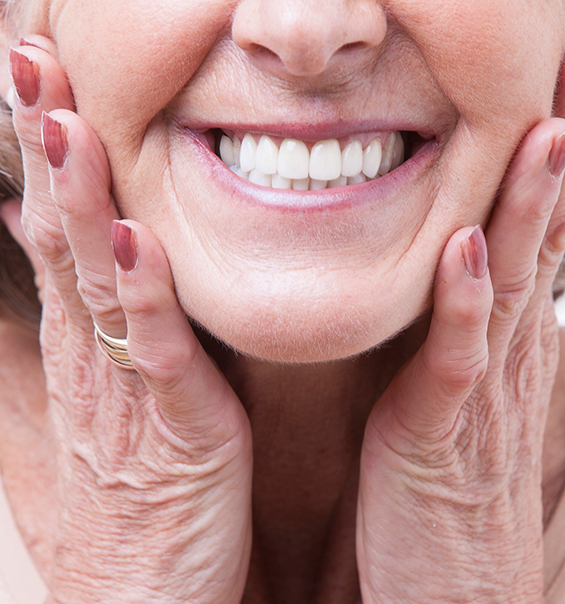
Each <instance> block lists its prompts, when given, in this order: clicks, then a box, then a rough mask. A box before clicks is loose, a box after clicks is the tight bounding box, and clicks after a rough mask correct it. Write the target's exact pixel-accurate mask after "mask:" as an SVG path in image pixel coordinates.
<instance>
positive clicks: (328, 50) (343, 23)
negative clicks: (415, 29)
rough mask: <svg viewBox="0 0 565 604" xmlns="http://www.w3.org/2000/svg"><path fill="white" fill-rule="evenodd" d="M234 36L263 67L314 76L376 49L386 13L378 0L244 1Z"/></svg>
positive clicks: (383, 29)
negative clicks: (354, 54)
mask: <svg viewBox="0 0 565 604" xmlns="http://www.w3.org/2000/svg"><path fill="white" fill-rule="evenodd" d="M232 36H233V39H234V41H235V43H236V44H237V45H238V46H239V47H240V48H241V49H242V50H244V51H245V52H246V53H248V54H249V55H250V56H252V57H253V59H254V60H255V61H259V62H260V63H261V64H262V66H263V67H270V68H271V69H272V70H280V69H281V67H282V68H283V69H284V70H286V72H288V73H290V74H292V75H294V76H302V77H304V76H313V75H318V74H321V73H322V72H324V71H325V70H327V69H328V68H329V66H330V65H334V66H335V65H336V64H337V63H339V61H340V59H341V60H343V59H345V57H346V56H351V52H348V51H352V50H363V49H370V48H374V47H377V46H379V45H380V44H381V43H382V41H383V40H384V38H385V36H386V15H385V13H384V9H383V7H382V5H381V3H380V1H379V0H242V1H241V2H240V4H239V5H238V7H237V9H236V12H235V15H234V21H233V25H232Z"/></svg>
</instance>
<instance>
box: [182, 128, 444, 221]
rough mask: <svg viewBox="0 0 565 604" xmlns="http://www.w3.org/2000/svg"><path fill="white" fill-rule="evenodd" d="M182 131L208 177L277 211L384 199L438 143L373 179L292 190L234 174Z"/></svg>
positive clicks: (423, 166) (424, 163) (414, 175)
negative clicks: (357, 182)
mask: <svg viewBox="0 0 565 604" xmlns="http://www.w3.org/2000/svg"><path fill="white" fill-rule="evenodd" d="M185 132H186V133H187V135H188V138H189V141H190V143H191V146H192V147H193V150H194V151H195V153H196V155H197V157H198V159H199V160H200V161H201V162H202V165H203V167H204V168H205V169H206V170H207V171H208V177H209V178H210V179H212V180H214V181H216V182H217V183H219V185H220V186H221V187H222V188H223V189H224V190H225V191H226V193H227V194H228V195H231V196H237V197H238V198H240V199H242V200H243V201H244V202H245V203H247V204H251V205H259V206H263V207H264V208H272V209H276V210H279V211H281V210H283V211H295V212H296V211H298V212H312V211H324V212H326V211H329V210H343V209H345V208H348V207H352V206H359V205H363V204H365V203H374V202H375V200H385V199H386V198H388V197H390V196H391V195H392V194H393V193H395V192H397V191H398V189H400V188H403V187H406V186H407V185H409V184H410V182H411V181H414V180H416V179H418V178H419V177H420V176H421V175H422V174H423V173H424V172H426V170H428V169H429V167H430V166H431V165H432V164H433V163H434V161H435V160H436V159H437V157H438V156H439V150H440V145H439V143H438V142H437V141H436V139H432V140H430V141H428V142H427V143H426V144H425V145H423V146H422V147H421V148H420V149H419V151H418V152H417V153H416V155H414V156H413V157H411V158H410V159H408V160H407V161H405V162H404V163H403V164H402V165H401V166H399V167H398V168H396V169H395V170H393V171H392V172H389V173H388V174H386V175H385V176H381V177H380V178H377V179H375V180H371V181H369V182H365V183H361V184H358V185H347V186H345V187H334V188H331V189H322V190H320V191H294V190H288V189H272V188H268V187H261V186H259V185H255V184H253V183H251V182H249V181H247V180H245V179H243V178H241V177H239V176H237V175H236V174H234V173H233V172H232V171H231V170H230V169H229V168H228V167H227V166H226V165H225V164H224V163H223V162H222V160H221V159H220V158H219V157H218V156H217V155H216V154H214V153H212V152H211V151H210V150H209V149H208V148H207V147H206V146H205V145H204V144H203V143H202V142H201V141H200V140H199V139H198V138H197V137H196V136H194V134H193V133H192V132H191V131H190V130H185Z"/></svg>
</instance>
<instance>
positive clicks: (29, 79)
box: [11, 36, 252, 604]
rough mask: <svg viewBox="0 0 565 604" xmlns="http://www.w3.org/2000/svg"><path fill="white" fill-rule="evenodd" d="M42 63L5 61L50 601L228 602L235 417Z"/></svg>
mask: <svg viewBox="0 0 565 604" xmlns="http://www.w3.org/2000/svg"><path fill="white" fill-rule="evenodd" d="M55 57H56V50H55V48H54V46H53V44H52V43H51V42H50V41H49V40H46V39H45V38H41V37H35V36H33V37H31V38H30V39H29V41H26V42H24V43H23V44H22V46H21V47H20V48H18V49H13V50H12V51H11V68H12V76H13V81H14V85H15V89H16V91H17V95H16V96H17V99H16V102H15V107H14V125H15V128H16V131H17V134H18V137H19V140H20V144H21V147H22V153H23V160H24V170H25V194H24V200H23V209H22V219H23V225H24V230H25V233H26V235H27V237H28V239H29V240H30V241H31V242H32V244H33V246H34V247H35V249H36V250H37V252H38V253H39V256H40V257H41V259H42V261H43V263H44V265H45V283H44V285H43V291H42V298H43V318H42V325H41V346H42V355H43V364H44V369H45V374H46V382H47V391H48V406H49V418H50V425H49V426H46V429H50V430H52V431H53V439H54V441H55V442H56V468H57V484H56V494H55V498H56V508H57V509H56V512H55V516H56V519H57V520H56V524H55V526H54V527H53V533H52V535H51V536H50V538H51V551H52V560H51V568H50V569H44V571H45V574H46V579H47V582H48V587H49V590H50V593H51V598H52V600H51V601H52V602H56V603H58V604H59V603H60V604H63V603H67V602H68V603H71V602H72V603H76V602H81V603H82V604H88V603H90V602H167V603H168V602H171V603H173V602H199V603H206V602H210V603H214V604H217V603H219V602H222V603H229V602H233V603H235V602H239V601H240V600H241V597H242V593H243V589H244V585H245V580H246V576H247V569H248V564H249V552H250V549H251V472H252V450H251V431H250V426H249V422H248V419H247V415H246V413H245V411H244V409H243V407H242V405H241V404H240V402H239V400H238V399H237V397H236V395H235V394H234V392H233V391H232V390H231V388H230V387H229V385H228V383H227V381H226V379H225V378H224V377H223V375H222V374H221V373H220V371H219V370H218V369H217V368H216V366H215V365H214V363H213V362H212V361H211V360H210V358H209V357H208V356H207V354H206V353H205V352H204V350H203V349H202V347H201V346H200V344H199V342H198V340H197V338H196V336H195V335H194V333H193V331H192V330H191V328H190V325H189V323H188V321H187V318H186V316H185V314H184V313H183V311H182V309H181V308H180V307H179V305H178V302H177V299H176V296H175V292H174V287H173V280H172V277H171V273H170V269H169V265H168V262H167V259H166V257H165V255H164V252H163V251H162V249H161V247H160V245H159V244H158V242H157V241H156V239H155V238H154V237H153V236H152V235H151V233H150V232H149V230H148V229H147V228H144V227H143V226H141V225H140V224H137V223H135V222H133V221H129V220H128V221H120V216H119V214H118V212H117V209H116V207H115V205H114V203H113V200H112V197H111V193H110V191H111V177H110V169H109V166H108V162H107V158H106V155H105V152H104V149H103V147H102V144H101V143H100V141H99V140H98V138H97V137H96V135H95V134H94V132H93V131H92V130H91V129H90V128H89V127H88V125H87V124H86V123H85V122H84V121H83V120H81V118H79V117H78V115H77V114H76V113H75V112H74V103H73V100H72V94H71V91H70V88H69V84H68V82H67V79H66V77H65V74H64V73H63V71H62V69H61V67H60V66H59V64H58V63H57V60H56V58H55ZM44 112H45V113H44ZM42 114H43V118H42ZM42 139H43V144H42ZM44 151H45V152H44ZM46 157H47V158H49V161H48V160H47V159H46ZM112 244H113V250H112ZM113 251H114V253H115V255H114V253H113ZM93 321H94V322H96V324H97V325H98V326H99V327H100V328H101V329H102V330H103V331H104V332H105V333H107V334H108V335H110V336H113V337H117V338H123V337H125V336H126V332H127V341H128V352H129V355H130V357H131V359H132V361H133V365H134V367H135V370H136V371H128V370H126V369H122V368H119V367H116V366H113V365H112V364H111V363H110V361H109V360H108V359H107V358H106V357H104V355H103V354H102V353H101V352H100V350H99V349H98V347H97V345H96V342H95V339H94V327H93ZM126 326H127V327H126ZM29 496H30V497H33V493H30V494H29ZM15 503H16V505H17V502H15Z"/></svg>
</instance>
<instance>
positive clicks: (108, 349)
mask: <svg viewBox="0 0 565 604" xmlns="http://www.w3.org/2000/svg"><path fill="white" fill-rule="evenodd" d="M94 335H95V337H96V342H97V344H98V347H99V348H100V350H101V351H102V352H103V353H104V356H106V357H107V358H108V359H110V361H112V363H114V365H117V366H118V367H121V368H122V369H134V367H133V363H132V362H131V359H130V358H129V354H128V341H127V340H126V339H125V338H112V337H111V336H109V335H106V334H105V333H104V332H103V331H102V330H101V329H100V327H98V325H96V323H94Z"/></svg>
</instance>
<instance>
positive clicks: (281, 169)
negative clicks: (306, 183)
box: [278, 138, 310, 190]
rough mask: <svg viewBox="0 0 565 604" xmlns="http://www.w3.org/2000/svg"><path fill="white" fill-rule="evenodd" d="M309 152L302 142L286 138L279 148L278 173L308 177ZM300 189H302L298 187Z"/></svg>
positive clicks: (292, 176) (287, 175)
mask: <svg viewBox="0 0 565 604" xmlns="http://www.w3.org/2000/svg"><path fill="white" fill-rule="evenodd" d="M309 165H310V152H309V151H308V147H307V146H306V145H305V144H304V143H303V142H302V141H297V140H294V139H290V138H286V139H285V140H284V141H283V142H282V145H281V148H280V149H279V161H278V173H279V174H280V175H281V176H284V177H285V178H291V179H293V180H294V179H295V178H296V179H299V180H302V179H305V178H308V168H309ZM300 190H302V189H300Z"/></svg>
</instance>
